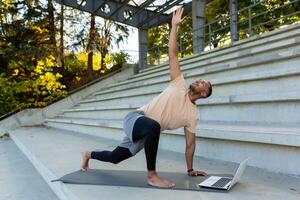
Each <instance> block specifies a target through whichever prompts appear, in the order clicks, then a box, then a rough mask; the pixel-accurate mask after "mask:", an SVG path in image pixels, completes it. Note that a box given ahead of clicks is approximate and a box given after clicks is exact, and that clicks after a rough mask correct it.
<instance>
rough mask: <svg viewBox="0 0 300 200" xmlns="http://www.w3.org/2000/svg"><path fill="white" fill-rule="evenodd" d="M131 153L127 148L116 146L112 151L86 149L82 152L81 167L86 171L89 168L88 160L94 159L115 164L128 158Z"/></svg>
mask: <svg viewBox="0 0 300 200" xmlns="http://www.w3.org/2000/svg"><path fill="white" fill-rule="evenodd" d="M131 156H132V154H131V153H130V151H129V150H128V149H127V148H124V147H120V146H118V147H117V148H115V149H114V150H113V151H92V152H90V151H86V152H84V153H82V165H81V169H82V170H83V171H86V170H87V169H88V168H89V160H90V159H96V160H100V161H104V162H111V163H114V164H117V163H119V162H121V161H123V160H125V159H127V158H130V157H131Z"/></svg>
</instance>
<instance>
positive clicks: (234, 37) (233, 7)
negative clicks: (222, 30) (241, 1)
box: [230, 0, 239, 42]
mask: <svg viewBox="0 0 300 200" xmlns="http://www.w3.org/2000/svg"><path fill="white" fill-rule="evenodd" d="M230 33H231V42H234V41H238V40H239V33H238V0H230Z"/></svg>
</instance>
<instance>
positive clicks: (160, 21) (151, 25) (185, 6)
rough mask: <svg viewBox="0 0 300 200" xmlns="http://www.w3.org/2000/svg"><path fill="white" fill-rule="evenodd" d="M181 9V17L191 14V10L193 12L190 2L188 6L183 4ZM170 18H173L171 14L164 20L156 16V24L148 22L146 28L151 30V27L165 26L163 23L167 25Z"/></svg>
mask: <svg viewBox="0 0 300 200" xmlns="http://www.w3.org/2000/svg"><path fill="white" fill-rule="evenodd" d="M183 8H184V11H183V14H182V16H183V17H184V16H186V15H187V14H189V13H191V12H192V10H193V6H192V2H190V3H188V4H185V5H184V6H183ZM172 16H173V15H172V13H170V14H169V16H168V17H166V18H161V17H160V16H158V19H157V21H156V22H153V21H151V22H149V24H148V26H147V27H148V28H151V27H155V26H159V25H162V24H165V23H169V22H171V21H172Z"/></svg>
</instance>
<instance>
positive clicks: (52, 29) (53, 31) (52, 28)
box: [47, 0, 58, 61]
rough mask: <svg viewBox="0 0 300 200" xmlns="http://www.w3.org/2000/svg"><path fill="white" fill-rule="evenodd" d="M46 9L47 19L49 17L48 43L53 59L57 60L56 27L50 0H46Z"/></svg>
mask: <svg viewBox="0 0 300 200" xmlns="http://www.w3.org/2000/svg"><path fill="white" fill-rule="evenodd" d="M47 10H48V19H49V37H50V43H51V46H52V48H53V52H54V56H55V60H56V61H58V52H57V44H56V27H55V19H54V7H53V4H52V0H48V5H47Z"/></svg>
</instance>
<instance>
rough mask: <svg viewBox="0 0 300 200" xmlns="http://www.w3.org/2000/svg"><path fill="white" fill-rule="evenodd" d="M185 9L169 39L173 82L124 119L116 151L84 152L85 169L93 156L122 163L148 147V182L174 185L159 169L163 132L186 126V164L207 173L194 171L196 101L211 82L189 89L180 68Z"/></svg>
mask: <svg viewBox="0 0 300 200" xmlns="http://www.w3.org/2000/svg"><path fill="white" fill-rule="evenodd" d="M182 13H183V8H179V9H177V10H176V11H175V12H173V18H172V29H171V34H170V41H169V59H170V60H169V63H170V75H171V82H170V85H169V86H168V87H167V88H166V89H165V90H164V91H163V92H162V93H161V94H160V95H158V96H157V97H155V98H154V99H153V100H152V101H151V102H150V103H149V104H147V105H145V106H143V107H141V108H139V109H137V110H135V111H132V112H130V113H128V114H127V115H126V117H125V118H124V132H125V134H126V136H125V137H124V139H123V141H122V142H121V143H120V144H119V146H117V147H116V148H115V149H114V150H113V151H100V152H99V151H92V152H89V151H86V152H84V153H83V154H82V160H83V161H82V170H87V169H88V162H89V159H97V160H100V161H104V162H111V163H115V164H117V163H119V162H121V161H123V160H125V159H128V158H130V157H132V156H134V155H135V154H136V153H137V152H139V151H140V150H141V149H142V148H144V149H145V155H146V161H147V169H148V184H149V185H151V186H154V187H160V188H170V187H173V186H174V184H173V183H172V182H170V181H169V180H166V179H164V178H162V177H160V176H159V175H158V173H157V172H156V169H155V164H156V155H157V149H158V141H159V135H160V132H161V131H163V130H166V129H168V130H170V129H176V128H180V127H184V133H185V139H186V151H185V157H186V165H187V172H188V175H190V176H198V175H202V176H206V175H207V174H206V173H205V172H203V171H196V170H193V156H194V152H195V146H196V145H195V143H196V142H195V140H196V139H195V132H196V124H197V121H198V112H197V106H196V104H195V101H196V100H197V99H200V98H207V97H209V96H210V95H211V92H212V87H211V84H210V82H209V81H204V80H196V81H195V82H194V83H192V84H191V85H190V86H189V88H187V86H186V82H185V80H184V77H183V75H182V73H181V71H180V67H179V62H178V47H177V29H178V27H179V24H180V23H181V21H182V19H181V16H182Z"/></svg>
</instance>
